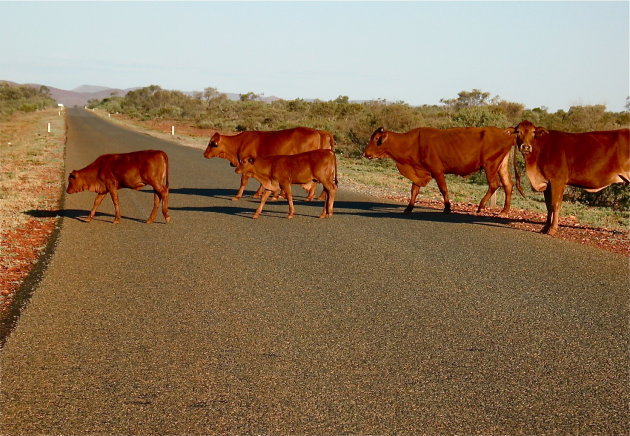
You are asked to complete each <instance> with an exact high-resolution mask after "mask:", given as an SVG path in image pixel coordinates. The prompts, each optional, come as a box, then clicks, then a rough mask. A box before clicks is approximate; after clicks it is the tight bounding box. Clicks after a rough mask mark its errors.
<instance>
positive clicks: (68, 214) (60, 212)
mask: <svg viewBox="0 0 630 436" xmlns="http://www.w3.org/2000/svg"><path fill="white" fill-rule="evenodd" d="M89 213H90V211H89V210H84V209H53V210H39V209H34V210H27V211H26V212H24V214H26V215H28V216H30V217H33V218H70V219H74V220H77V221H81V222H87V221H86V220H85V219H86V218H87V216H88V215H89ZM120 218H121V220H128V221H135V222H139V223H144V222H146V220H143V219H139V218H132V217H128V216H124V215H122V216H121V217H120ZM93 221H103V222H112V221H114V215H113V214H109V213H107V212H98V211H97V212H96V215H94V219H93Z"/></svg>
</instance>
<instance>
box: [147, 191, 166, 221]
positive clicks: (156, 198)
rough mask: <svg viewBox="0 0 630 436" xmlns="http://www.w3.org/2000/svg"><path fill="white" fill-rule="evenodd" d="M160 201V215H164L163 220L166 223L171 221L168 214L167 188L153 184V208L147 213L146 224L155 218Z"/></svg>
mask: <svg viewBox="0 0 630 436" xmlns="http://www.w3.org/2000/svg"><path fill="white" fill-rule="evenodd" d="M151 186H153V185H151ZM160 201H162V215H164V220H165V221H166V222H167V223H168V222H170V221H171V217H170V216H169V214H168V188H166V187H164V186H159V185H155V186H153V210H152V211H151V215H149V219H147V224H151V223H153V222H154V221H155V219H156V218H157V211H158V207H159V206H160Z"/></svg>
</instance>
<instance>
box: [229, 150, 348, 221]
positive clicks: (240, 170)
mask: <svg viewBox="0 0 630 436" xmlns="http://www.w3.org/2000/svg"><path fill="white" fill-rule="evenodd" d="M236 173H237V174H242V175H246V176H248V177H255V178H256V179H257V180H258V181H259V182H260V183H261V185H262V187H263V188H264V189H265V193H264V194H263V195H262V198H261V199H260V205H259V206H258V209H256V212H255V213H254V216H253V217H252V218H254V219H256V218H258V217H259V216H260V214H261V213H262V210H263V206H264V205H265V202H266V201H267V199H268V198H269V195H271V193H272V192H273V193H276V192H278V190H279V189H282V190H283V191H284V192H285V193H286V195H287V200H288V201H289V215H288V216H287V218H293V216H294V215H295V208H294V207H293V196H292V195H291V185H292V184H293V185H302V184H306V183H310V182H319V183H321V184H322V185H323V186H324V194H325V197H326V202H325V203H324V210H323V211H322V214H321V215H320V216H319V217H320V218H328V217H331V216H332V214H333V204H334V203H335V194H336V192H337V159H336V157H335V153H334V152H333V151H332V150H313V151H307V152H305V153H298V154H294V155H289V156H268V157H258V158H255V157H245V158H244V159H242V160H241V161H240V163H239V165H238V167H237V168H236Z"/></svg>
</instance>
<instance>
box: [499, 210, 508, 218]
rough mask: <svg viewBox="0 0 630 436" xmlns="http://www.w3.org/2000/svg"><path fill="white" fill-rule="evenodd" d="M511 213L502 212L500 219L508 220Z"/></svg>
mask: <svg viewBox="0 0 630 436" xmlns="http://www.w3.org/2000/svg"><path fill="white" fill-rule="evenodd" d="M509 214H510V213H509V212H507V211H501V212H499V218H507V217H508V216H509Z"/></svg>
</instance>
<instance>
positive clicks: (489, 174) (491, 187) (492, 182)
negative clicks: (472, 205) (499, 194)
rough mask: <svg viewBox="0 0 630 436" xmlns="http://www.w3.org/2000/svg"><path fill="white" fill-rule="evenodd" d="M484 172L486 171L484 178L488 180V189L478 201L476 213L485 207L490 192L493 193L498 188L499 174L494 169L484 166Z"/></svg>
mask: <svg viewBox="0 0 630 436" xmlns="http://www.w3.org/2000/svg"><path fill="white" fill-rule="evenodd" d="M484 172H485V173H486V180H487V181H488V191H487V192H486V195H484V196H483V198H482V199H481V202H479V206H478V207H477V213H479V212H481V211H482V210H483V209H484V208H485V207H486V203H487V202H488V200H490V197H492V194H494V193H495V192H496V191H497V189H498V188H499V175H498V174H497V172H496V171H492V170H488V169H486V168H484Z"/></svg>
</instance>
